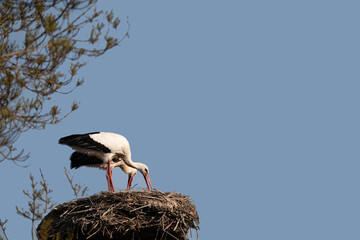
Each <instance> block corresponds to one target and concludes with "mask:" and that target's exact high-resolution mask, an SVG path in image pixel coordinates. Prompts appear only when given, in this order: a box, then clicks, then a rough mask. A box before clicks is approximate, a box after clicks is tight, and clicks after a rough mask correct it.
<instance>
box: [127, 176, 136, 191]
mask: <svg viewBox="0 0 360 240" xmlns="http://www.w3.org/2000/svg"><path fill="white" fill-rule="evenodd" d="M133 178H134V176H131V175H129V178H128V184H127V187H126V190H129V189H130V188H131V183H132V180H133Z"/></svg>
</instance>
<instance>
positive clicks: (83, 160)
mask: <svg viewBox="0 0 360 240" xmlns="http://www.w3.org/2000/svg"><path fill="white" fill-rule="evenodd" d="M70 161H71V165H70V167H71V168H79V167H81V166H91V165H98V164H101V163H103V161H102V160H101V159H99V158H97V157H95V156H89V155H87V154H84V153H81V152H73V153H72V154H71V156H70Z"/></svg>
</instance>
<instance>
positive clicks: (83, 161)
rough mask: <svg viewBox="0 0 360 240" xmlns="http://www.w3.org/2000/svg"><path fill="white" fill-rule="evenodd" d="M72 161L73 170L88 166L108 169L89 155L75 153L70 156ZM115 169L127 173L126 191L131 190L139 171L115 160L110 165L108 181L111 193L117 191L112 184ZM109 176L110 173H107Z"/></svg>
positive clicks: (117, 159)
mask: <svg viewBox="0 0 360 240" xmlns="http://www.w3.org/2000/svg"><path fill="white" fill-rule="evenodd" d="M70 161H71V165H70V167H71V168H75V169H77V168H79V167H82V166H86V167H97V168H101V169H106V167H107V164H106V163H104V162H103V161H102V160H101V159H100V158H98V157H96V156H89V155H87V154H84V153H81V152H77V151H75V152H73V153H72V154H71V156H70ZM115 167H120V168H121V170H122V171H123V172H124V173H126V174H127V175H128V184H127V186H126V190H129V189H130V187H131V183H132V180H133V178H134V176H135V175H136V172H137V170H136V169H135V168H132V167H129V166H128V165H126V164H125V163H124V161H123V160H122V159H119V158H117V157H115V158H113V159H112V161H111V163H110V169H111V171H110V178H109V179H110V181H111V182H109V181H108V187H109V191H112V192H113V191H115V189H114V184H113V183H112V169H114V168H115ZM107 174H108V173H107Z"/></svg>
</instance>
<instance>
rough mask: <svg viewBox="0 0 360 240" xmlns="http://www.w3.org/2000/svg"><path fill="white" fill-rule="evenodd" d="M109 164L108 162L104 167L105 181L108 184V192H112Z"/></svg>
mask: <svg viewBox="0 0 360 240" xmlns="http://www.w3.org/2000/svg"><path fill="white" fill-rule="evenodd" d="M110 169H111V167H110V162H108V164H107V166H106V180H107V184H108V188H109V192H113V189H112V188H111V182H112V180H111V173H110Z"/></svg>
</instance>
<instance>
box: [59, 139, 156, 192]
mask: <svg viewBox="0 0 360 240" xmlns="http://www.w3.org/2000/svg"><path fill="white" fill-rule="evenodd" d="M59 143H60V144H65V145H68V146H70V147H71V148H73V149H74V150H75V152H73V154H72V155H71V157H70V160H71V168H78V167H81V166H88V167H98V168H102V169H106V178H107V182H108V187H109V191H112V192H113V191H114V185H113V182H112V170H113V168H114V167H120V168H121V169H122V170H123V172H125V173H126V174H128V176H129V179H128V185H127V189H129V188H130V186H131V182H132V179H133V177H134V175H135V174H136V170H139V171H140V172H141V174H142V175H143V176H144V179H145V182H146V185H147V187H148V189H149V190H150V189H151V190H152V185H151V181H150V177H149V168H148V167H147V166H146V165H145V164H143V163H137V162H133V161H132V160H131V151H130V145H129V142H128V141H127V139H126V138H125V137H124V136H122V135H119V134H116V133H107V132H93V133H86V134H74V135H70V136H66V137H63V138H61V139H60V140H59Z"/></svg>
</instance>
